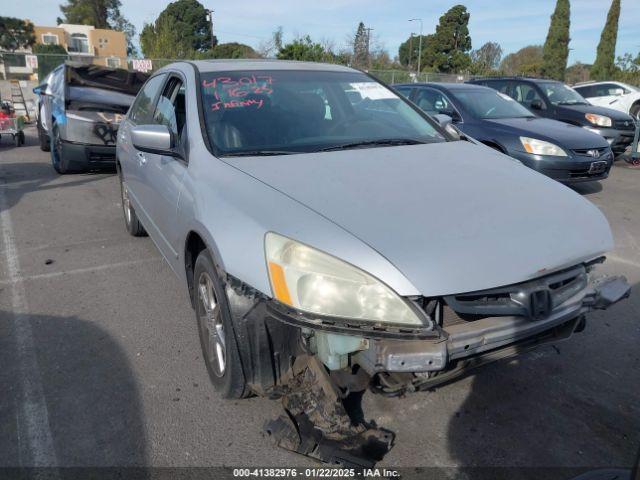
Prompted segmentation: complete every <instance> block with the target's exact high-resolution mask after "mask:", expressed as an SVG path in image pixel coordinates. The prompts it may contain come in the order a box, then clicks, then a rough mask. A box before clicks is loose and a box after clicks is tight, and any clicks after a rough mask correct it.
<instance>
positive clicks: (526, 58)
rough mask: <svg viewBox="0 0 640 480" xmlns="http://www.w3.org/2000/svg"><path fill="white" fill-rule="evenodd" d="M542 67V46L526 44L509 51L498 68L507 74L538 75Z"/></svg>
mask: <svg viewBox="0 0 640 480" xmlns="http://www.w3.org/2000/svg"><path fill="white" fill-rule="evenodd" d="M541 69H542V46H541V45H528V46H526V47H523V48H521V49H520V50H518V51H517V52H514V53H510V54H509V55H507V56H506V57H504V59H503V60H502V62H500V70H502V71H503V72H504V73H505V74H507V75H539V74H540V70H541Z"/></svg>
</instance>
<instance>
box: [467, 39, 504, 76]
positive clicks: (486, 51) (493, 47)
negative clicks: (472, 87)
mask: <svg viewBox="0 0 640 480" xmlns="http://www.w3.org/2000/svg"><path fill="white" fill-rule="evenodd" d="M501 58H502V47H500V45H499V44H497V43H496V42H487V43H485V44H484V45H482V46H481V47H480V48H478V49H477V50H474V51H472V52H471V71H472V73H473V74H475V75H485V74H487V73H489V72H491V71H492V70H495V69H496V68H498V65H499V64H500V59H501Z"/></svg>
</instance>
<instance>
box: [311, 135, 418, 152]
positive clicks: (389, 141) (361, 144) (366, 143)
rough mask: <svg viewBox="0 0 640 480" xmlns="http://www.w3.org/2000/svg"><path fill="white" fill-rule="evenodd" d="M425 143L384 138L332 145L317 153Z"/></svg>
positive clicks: (408, 139) (411, 139)
mask: <svg viewBox="0 0 640 480" xmlns="http://www.w3.org/2000/svg"><path fill="white" fill-rule="evenodd" d="M424 143H427V142H424V141H422V140H416V139H413V138H384V139H381V140H364V141H362V142H351V143H343V144H341V145H332V146H331V147H325V148H321V149H320V150H317V151H318V152H330V151H332V150H349V149H351V148H360V147H375V146H381V147H387V146H395V145H420V144H424Z"/></svg>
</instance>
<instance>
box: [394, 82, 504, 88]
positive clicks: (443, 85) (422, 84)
mask: <svg viewBox="0 0 640 480" xmlns="http://www.w3.org/2000/svg"><path fill="white" fill-rule="evenodd" d="M394 87H432V88H439V89H442V90H493V89H492V88H489V87H485V86H484V85H476V84H474V83H454V82H418V83H397V84H395V85H394Z"/></svg>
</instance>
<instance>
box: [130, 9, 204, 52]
mask: <svg viewBox="0 0 640 480" xmlns="http://www.w3.org/2000/svg"><path fill="white" fill-rule="evenodd" d="M214 43H216V42H215V41H214ZM211 45H212V42H211V24H210V23H209V20H207V12H206V10H205V8H204V6H202V4H201V3H200V2H198V0H177V1H175V2H172V3H170V4H169V5H168V6H167V8H165V9H164V10H163V11H162V12H160V15H158V18H157V19H156V21H155V22H154V23H147V24H145V25H144V27H143V29H142V33H141V34H140V46H141V47H142V53H144V55H145V57H150V58H153V57H156V58H185V57H187V56H190V55H192V54H193V53H194V52H205V51H206V50H209V49H211ZM176 55H178V56H176Z"/></svg>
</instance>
